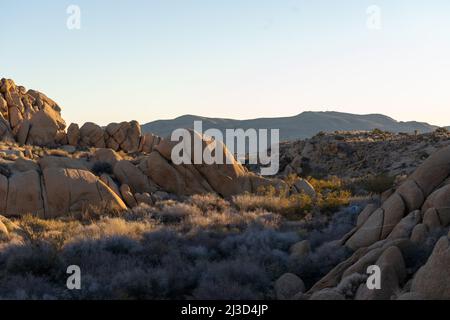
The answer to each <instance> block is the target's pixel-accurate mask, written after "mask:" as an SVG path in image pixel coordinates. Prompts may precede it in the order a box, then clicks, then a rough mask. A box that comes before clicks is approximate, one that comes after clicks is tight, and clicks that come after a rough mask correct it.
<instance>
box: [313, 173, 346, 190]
mask: <svg viewBox="0 0 450 320" xmlns="http://www.w3.org/2000/svg"><path fill="white" fill-rule="evenodd" d="M308 182H309V183H310V184H311V185H312V186H313V187H314V189H315V190H316V192H323V191H339V190H342V187H343V185H344V182H343V181H342V179H340V178H338V177H336V176H333V177H330V178H328V179H316V178H312V177H310V178H308Z"/></svg>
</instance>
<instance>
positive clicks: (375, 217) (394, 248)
mask: <svg viewBox="0 0 450 320" xmlns="http://www.w3.org/2000/svg"><path fill="white" fill-rule="evenodd" d="M449 228H450V147H445V148H443V149H441V150H439V151H438V152H436V153H434V154H433V155H432V156H431V157H429V158H428V159H427V160H426V161H424V163H423V164H422V165H420V166H419V167H418V168H417V169H416V170H415V171H414V172H413V173H412V174H411V175H410V176H409V177H408V178H407V179H406V180H405V181H404V182H403V183H402V184H401V185H400V186H399V187H398V188H397V189H396V190H395V192H394V193H393V194H392V195H391V196H390V197H388V198H387V199H386V200H385V201H384V202H383V203H382V204H381V206H376V205H373V204H369V205H368V206H367V207H366V208H365V209H364V210H363V211H362V212H361V214H360V215H359V217H358V221H357V225H356V227H355V228H354V229H353V230H352V231H351V232H349V233H348V234H346V235H345V236H344V237H343V238H342V239H340V240H339V241H337V242H334V245H337V246H339V247H346V248H347V249H349V250H350V251H351V252H353V254H352V255H351V256H350V257H349V258H348V259H346V260H345V261H343V262H341V263H340V264H338V265H337V266H335V267H334V268H333V269H332V270H331V271H330V272H329V273H328V274H327V275H326V276H324V277H323V278H322V279H321V280H319V281H318V282H317V283H315V284H314V285H313V286H312V287H311V288H309V290H308V291H306V293H304V290H302V291H297V292H292V290H291V291H290V296H289V297H288V298H290V299H315V298H317V297H318V296H319V297H322V298H324V299H344V298H345V299H358V300H374V299H375V300H386V299H388V300H389V299H400V300H411V299H450V240H449V237H450V233H449ZM436 237H437V238H438V239H439V241H437V243H436V244H435V245H434V242H433V238H436ZM430 243H431V245H432V246H434V249H433V247H431V249H432V250H431V252H432V253H431V255H430V256H429V257H428V261H426V260H425V264H424V265H421V268H420V269H418V271H417V270H416V269H417V268H414V265H413V266H412V265H411V264H412V263H413V262H414V263H417V261H416V260H419V262H420V257H423V256H424V255H425V258H426V257H427V256H426V253H425V252H426V250H424V248H426V247H427V246H429V245H430ZM298 246H300V244H299V245H298ZM302 246H304V243H302ZM294 247H297V246H294ZM373 265H375V266H378V267H379V268H380V271H381V273H380V275H381V289H377V290H371V289H369V288H368V287H367V284H366V279H367V277H368V274H367V268H368V267H370V266H373ZM297 276H301V275H297ZM285 278H286V276H285V277H283V278H282V279H285ZM297 282H299V280H297ZM280 283H283V281H281V280H280V281H279V282H278V283H277V285H278V287H277V291H279V292H283V290H285V291H286V290H290V288H291V286H288V287H286V289H284V288H279V286H280ZM352 288H353V289H352ZM344 289H345V290H344ZM284 298H286V297H285V296H284Z"/></svg>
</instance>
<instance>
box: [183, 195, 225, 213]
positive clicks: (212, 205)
mask: <svg viewBox="0 0 450 320" xmlns="http://www.w3.org/2000/svg"><path fill="white" fill-rule="evenodd" d="M188 202H189V203H191V204H193V205H194V206H196V207H198V208H199V209H200V210H202V211H203V212H204V213H206V212H209V211H224V210H225V209H227V208H229V207H230V203H229V202H228V201H226V200H224V199H223V198H221V197H219V196H218V195H215V194H198V195H193V196H191V197H190V198H189V201H188Z"/></svg>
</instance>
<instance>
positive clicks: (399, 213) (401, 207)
mask: <svg viewBox="0 0 450 320" xmlns="http://www.w3.org/2000/svg"><path fill="white" fill-rule="evenodd" d="M449 176H450V147H446V148H444V149H442V150H440V151H438V152H436V153H435V154H433V155H432V156H431V157H430V158H428V159H427V160H426V161H425V162H424V163H423V164H422V165H421V166H420V167H419V168H417V170H416V171H415V172H414V173H413V174H412V175H411V176H410V177H409V178H408V179H407V180H406V181H405V182H404V183H403V184H402V185H401V186H400V187H399V188H398V189H397V190H396V192H395V193H394V194H393V195H392V196H390V197H389V198H388V199H387V200H386V201H385V202H384V203H383V205H382V206H381V208H379V209H378V210H377V211H375V212H374V213H373V214H372V215H370V216H369V217H368V218H367V220H366V222H365V223H364V224H362V225H361V226H360V227H359V228H358V229H357V230H356V231H355V233H354V234H353V236H351V237H350V239H348V240H347V242H346V244H347V245H348V246H349V247H350V248H352V249H354V250H356V249H359V248H361V247H364V246H367V245H371V244H372V243H374V242H376V241H378V240H383V239H386V238H387V237H388V236H389V234H390V233H391V232H392V230H393V229H394V228H395V226H396V225H397V224H398V223H399V222H400V221H401V220H402V219H403V218H404V217H405V216H406V215H408V214H409V213H411V212H413V211H415V210H417V209H422V211H423V213H425V212H426V211H427V210H429V209H433V208H434V209H436V210H437V211H438V212H441V215H442V218H443V219H442V220H443V222H445V224H446V225H443V227H446V226H447V224H448V219H446V216H447V212H449V211H448V208H450V201H449V200H448V196H449V194H450V192H449V188H448V187H449V186H448V185H446V186H443V187H442V188H439V186H440V185H442V183H444V181H446V179H447V178H448V177H449ZM434 190H436V191H434ZM433 191H434V192H433ZM438 218H439V217H438ZM438 221H439V222H438V224H441V222H440V219H439V220H438ZM374 240H375V241H374Z"/></svg>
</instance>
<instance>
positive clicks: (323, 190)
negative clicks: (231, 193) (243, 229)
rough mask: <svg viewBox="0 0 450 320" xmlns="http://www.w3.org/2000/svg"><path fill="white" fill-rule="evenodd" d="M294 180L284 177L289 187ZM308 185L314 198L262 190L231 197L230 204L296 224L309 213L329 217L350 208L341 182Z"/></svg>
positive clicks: (302, 194)
mask: <svg viewBox="0 0 450 320" xmlns="http://www.w3.org/2000/svg"><path fill="white" fill-rule="evenodd" d="M297 179H298V177H296V176H293V175H291V176H288V177H287V179H286V182H287V184H288V185H289V186H292V185H293V184H294V183H295V182H296V180H297ZM308 181H309V182H310V183H311V185H312V186H313V187H314V189H315V191H316V193H317V195H316V197H312V196H310V195H307V194H305V193H293V194H292V193H291V194H289V192H286V190H275V188H274V187H271V186H270V187H265V188H261V189H259V190H258V193H257V194H248V193H247V194H242V195H238V196H235V197H233V200H232V202H233V204H234V205H235V206H236V207H237V208H238V209H239V210H241V211H252V210H258V209H262V210H266V211H269V212H274V213H278V214H281V215H283V216H284V217H285V218H287V219H291V220H299V219H303V218H304V217H305V216H306V215H308V214H311V213H314V214H316V213H318V214H320V213H326V214H330V213H333V212H336V211H337V210H339V208H341V207H343V206H347V205H349V204H350V201H351V199H352V193H351V192H350V191H348V190H345V189H344V188H345V187H344V186H345V184H344V182H343V181H342V180H341V179H339V178H337V177H331V178H329V179H322V180H319V179H314V178H309V179H308Z"/></svg>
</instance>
